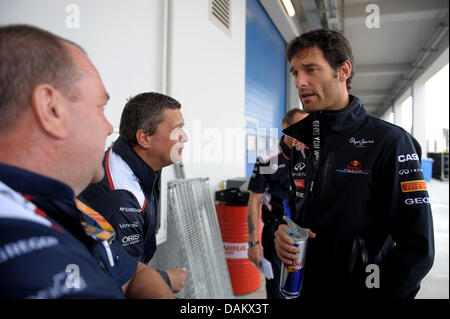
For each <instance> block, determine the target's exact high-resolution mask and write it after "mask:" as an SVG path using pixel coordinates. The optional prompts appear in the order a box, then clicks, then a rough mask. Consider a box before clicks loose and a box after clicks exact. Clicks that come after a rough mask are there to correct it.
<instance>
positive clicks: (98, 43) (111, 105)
mask: <svg viewBox="0 0 450 319" xmlns="http://www.w3.org/2000/svg"><path fill="white" fill-rule="evenodd" d="M163 1H164V0H127V1H123V0H95V1H92V0H76V1H60V0H57V1H55V0H39V1H35V0H13V1H11V0H0V25H5V24H13V23H14V24H16V23H25V24H31V25H34V26H37V27H41V28H43V29H46V30H49V31H50V32H53V33H55V34H57V35H59V36H61V37H64V38H67V39H69V40H71V41H74V42H76V43H78V44H79V45H81V46H82V47H83V48H84V49H85V50H86V51H87V54H88V56H89V58H90V59H91V61H92V62H93V63H94V65H95V66H96V67H97V69H98V71H99V73H100V76H101V77H102V80H103V83H104V84H105V87H106V89H107V91H108V92H109V94H110V96H111V99H110V101H109V102H108V104H107V106H106V108H105V114H106V117H107V118H108V120H109V121H110V122H111V124H112V125H113V126H114V131H115V132H116V133H113V134H112V135H111V136H110V137H108V139H107V141H106V145H107V146H109V145H110V144H111V142H112V141H114V140H115V139H116V138H117V137H118V128H119V123H120V116H121V114H122V110H123V107H124V105H125V103H126V100H127V99H128V98H129V97H131V96H134V95H136V94H138V93H141V92H148V91H156V92H162V91H163V90H164V85H163V80H162V78H161V77H162V65H163V63H162V61H163V59H162V54H165V51H164V48H163V44H162V43H163V38H162V37H163V32H162V31H163ZM74 5H75V6H74ZM165 190H166V189H165V187H163V189H162V191H163V192H165ZM162 198H165V194H162ZM166 207H167V202H166V201H165V200H163V201H162V205H161V209H162V212H161V214H162V218H161V223H162V225H161V228H160V231H159V232H158V234H157V241H158V243H160V242H162V241H164V240H165V238H166V227H165V223H166V218H165V216H166Z"/></svg>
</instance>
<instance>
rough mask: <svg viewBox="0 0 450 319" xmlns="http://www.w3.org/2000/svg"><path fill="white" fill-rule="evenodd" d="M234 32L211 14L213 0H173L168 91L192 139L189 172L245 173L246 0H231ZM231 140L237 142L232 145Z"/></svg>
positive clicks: (217, 178) (214, 183) (215, 181)
mask: <svg viewBox="0 0 450 319" xmlns="http://www.w3.org/2000/svg"><path fill="white" fill-rule="evenodd" d="M231 3H232V4H231V11H232V12H231V33H230V34H229V35H227V34H226V33H224V32H223V31H222V30H221V29H219V28H218V27H217V26H216V25H215V24H213V23H212V22H211V21H210V20H209V14H208V12H209V4H210V1H209V0H195V1H186V0H172V1H169V47H168V51H169V55H168V84H167V88H168V93H169V95H171V96H173V97H174V98H176V99H177V100H179V101H180V102H181V104H182V108H181V111H182V113H183V116H184V119H185V123H186V130H187V132H188V133H189V137H190V141H189V142H188V143H187V144H186V145H185V151H184V158H185V160H184V166H185V171H186V177H187V178H191V177H209V178H210V185H211V187H212V188H213V190H214V189H218V187H219V184H220V183H221V181H222V180H225V179H228V178H232V177H237V176H245V149H244V146H245V144H244V135H243V134H237V135H236V139H235V141H234V143H232V141H231V134H232V133H233V131H234V133H239V131H241V132H243V128H244V127H245V120H244V103H245V21H246V19H245V11H246V10H245V8H246V6H245V1H243V0H232V1H231ZM230 144H234V147H233V146H231V145H230Z"/></svg>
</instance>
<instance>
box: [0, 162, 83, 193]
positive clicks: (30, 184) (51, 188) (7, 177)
mask: <svg viewBox="0 0 450 319" xmlns="http://www.w3.org/2000/svg"><path fill="white" fill-rule="evenodd" d="M0 180H1V181H2V182H4V183H5V184H6V185H8V186H9V187H11V188H12V189H14V190H15V191H16V192H18V193H21V194H24V195H31V196H35V197H43V198H48V199H56V200H60V199H68V200H71V201H73V199H74V198H75V194H74V192H73V190H72V188H70V187H69V186H68V185H67V184H64V183H63V182H60V181H58V180H55V179H53V178H50V177H46V176H43V175H40V174H37V173H33V172H30V171H27V170H24V169H21V168H18V167H15V166H10V165H5V164H0Z"/></svg>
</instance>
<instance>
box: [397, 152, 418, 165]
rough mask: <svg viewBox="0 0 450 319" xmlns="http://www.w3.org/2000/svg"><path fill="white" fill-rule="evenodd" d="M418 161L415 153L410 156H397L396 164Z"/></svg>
mask: <svg viewBox="0 0 450 319" xmlns="http://www.w3.org/2000/svg"><path fill="white" fill-rule="evenodd" d="M418 160H419V156H418V155H417V154H416V153H412V154H406V155H399V156H398V162H399V163H405V162H408V161H418Z"/></svg>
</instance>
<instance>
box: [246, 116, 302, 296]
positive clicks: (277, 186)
mask: <svg viewBox="0 0 450 319" xmlns="http://www.w3.org/2000/svg"><path fill="white" fill-rule="evenodd" d="M307 115H308V114H307V113H305V112H304V111H302V110H300V109H298V108H297V109H292V110H290V111H288V112H287V113H286V114H285V115H284V117H283V120H282V123H281V125H282V127H283V128H284V129H285V128H287V127H288V126H290V125H292V124H294V123H296V122H298V121H300V120H302V119H303V118H305V117H306V116H307ZM293 142H294V139H293V138H292V137H290V136H286V135H283V136H282V137H281V139H280V142H279V144H278V149H277V152H273V154H270V153H269V155H268V156H260V157H258V159H257V160H256V163H255V167H254V168H253V172H252V177H251V178H250V182H249V184H248V190H249V191H250V197H249V200H248V209H247V226H248V238H249V242H248V258H249V259H250V261H252V262H253V263H254V264H256V265H260V257H261V256H262V255H263V254H264V258H266V259H267V260H268V261H269V262H270V263H271V264H272V270H273V276H274V277H273V279H267V278H266V293H267V299H284V297H283V295H282V294H281V291H280V289H279V285H280V269H281V262H280V260H279V259H278V257H277V254H276V251H275V247H274V243H273V233H274V231H275V230H276V227H278V224H279V222H280V221H281V220H282V218H283V215H285V210H286V209H289V208H288V207H287V205H286V202H287V199H288V191H289V166H290V164H289V157H290V155H291V148H292V144H293ZM261 204H262V206H261ZM260 207H261V212H262V216H261V218H262V221H263V222H264V228H263V231H262V235H261V241H262V243H261V244H262V249H261V246H260V245H259V241H258V238H259V236H258V230H257V229H256V227H255V225H258V220H259V210H260Z"/></svg>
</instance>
